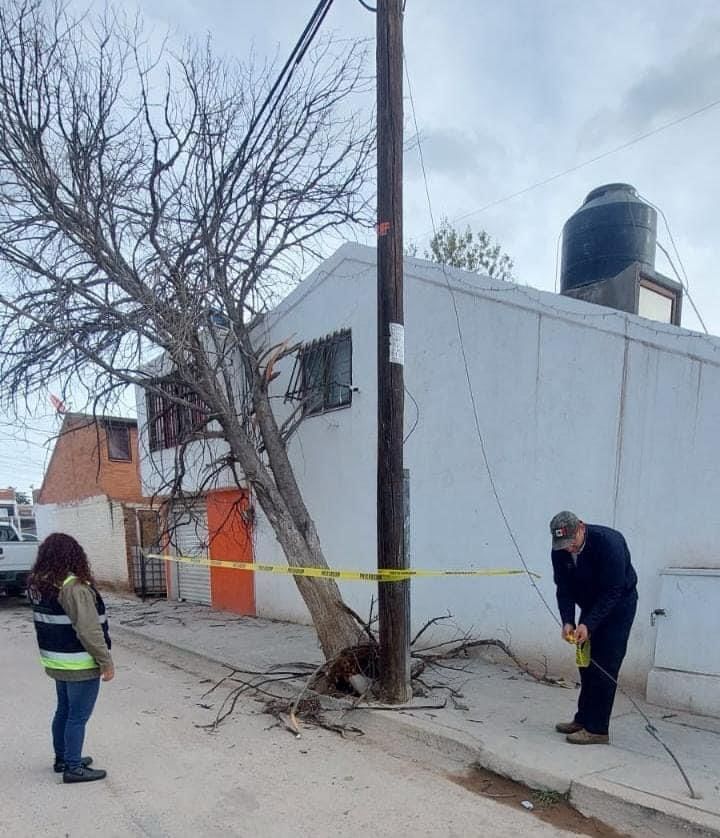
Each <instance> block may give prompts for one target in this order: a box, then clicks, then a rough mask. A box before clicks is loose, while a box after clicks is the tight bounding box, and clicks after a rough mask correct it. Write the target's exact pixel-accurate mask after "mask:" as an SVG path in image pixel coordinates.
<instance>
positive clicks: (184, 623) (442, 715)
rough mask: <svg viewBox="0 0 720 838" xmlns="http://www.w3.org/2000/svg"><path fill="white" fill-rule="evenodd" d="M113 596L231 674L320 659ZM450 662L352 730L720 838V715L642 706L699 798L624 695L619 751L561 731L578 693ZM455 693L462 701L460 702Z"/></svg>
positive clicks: (269, 630) (304, 632)
mask: <svg viewBox="0 0 720 838" xmlns="http://www.w3.org/2000/svg"><path fill="white" fill-rule="evenodd" d="M108 599H109V605H110V608H109V611H110V619H111V622H112V625H113V626H115V627H118V628H121V629H123V630H127V631H130V632H135V633H138V634H140V635H142V636H144V637H148V638H151V639H154V640H157V641H160V642H163V643H166V644H170V645H172V646H176V647H178V648H181V649H185V650H188V651H191V652H195V653H196V654H199V655H202V656H203V657H207V658H210V659H212V660H214V661H217V662H220V663H223V664H226V665H228V666H230V667H233V668H237V669H244V670H257V671H265V670H267V669H268V668H269V667H272V666H274V665H282V664H290V663H296V662H305V663H309V664H313V663H314V664H319V663H320V662H321V660H322V657H321V654H320V649H319V647H318V643H317V638H316V635H315V632H314V630H313V629H312V628H310V627H308V626H300V625H295V624H290V623H281V622H274V621H270V620H263V619H257V618H244V617H238V616H236V615H233V614H227V613H225V612H220V611H213V610H211V609H210V608H206V607H204V606H198V605H188V604H185V603H175V602H167V601H164V600H161V601H147V602H145V603H140V602H138V601H137V600H124V599H119V598H114V597H109V598H108ZM448 666H449V667H452V668H442V669H434V670H432V671H431V672H426V673H425V674H424V675H423V680H424V681H425V682H426V683H428V684H429V685H430V686H432V687H433V690H432V691H431V693H430V695H429V696H428V697H425V698H416V699H414V701H413V705H418V708H417V709H408V710H403V711H400V712H385V711H373V712H371V711H369V710H363V709H359V710H356V711H353V714H352V724H354V725H357V726H359V727H361V728H363V730H365V732H366V734H367V735H368V736H370V737H371V738H374V739H376V740H377V741H378V742H379V744H381V745H382V741H383V730H385V731H387V730H388V726H392V730H393V733H394V734H395V735H394V741H395V742H397V741H398V739H400V740H401V741H403V742H405V745H406V747H405V755H408V756H411V757H413V758H417V759H420V760H424V761H426V762H433V761H435V760H436V759H443V760H445V761H448V762H450V763H454V764H455V765H456V766H464V767H466V768H467V767H468V766H470V765H472V764H473V763H475V762H478V763H480V764H481V765H482V766H483V767H485V768H488V769H491V770H493V771H496V772H498V773H500V774H503V775H505V776H508V777H510V778H512V779H515V780H518V781H520V782H523V783H526V784H527V785H529V786H531V787H533V788H543V789H551V790H554V791H559V792H562V793H569V799H570V801H571V803H572V804H573V805H574V806H575V807H576V808H578V809H579V810H580V811H581V812H583V813H584V814H586V815H588V816H593V817H597V818H599V819H600V820H602V821H604V822H606V823H608V824H610V825H614V826H616V827H617V828H619V829H623V830H624V831H626V832H628V833H629V834H632V835H633V836H657V835H662V836H672V835H691V834H697V835H717V836H720V720H717V719H710V718H706V717H700V716H692V715H689V714H686V713H679V712H678V713H673V712H672V711H670V710H664V709H663V708H659V707H654V706H651V705H648V704H646V703H645V702H643V701H642V700H640V699H636V700H637V701H638V704H640V706H641V707H642V709H643V710H644V711H645V712H646V713H647V715H648V716H650V718H651V719H652V720H653V724H654V725H655V727H656V728H657V730H658V732H659V734H660V736H661V737H662V739H663V740H664V741H665V742H666V743H667V745H668V746H669V747H670V748H671V749H672V751H673V753H674V754H675V755H676V756H677V758H678V760H679V761H680V763H681V764H682V766H683V768H684V769H685V771H686V772H687V775H688V777H689V779H690V782H691V783H692V785H693V787H694V789H695V791H696V792H697V793H698V794H699V797H700V799H692V798H691V797H690V794H689V792H688V789H687V787H686V785H685V783H684V781H683V778H682V776H681V774H680V772H679V771H678V769H677V768H676V766H675V765H674V764H673V762H672V759H671V758H670V756H669V755H668V754H667V753H666V752H665V751H664V749H663V748H662V746H661V745H660V744H659V743H658V742H657V741H655V740H654V739H653V738H652V737H651V736H650V735H649V734H648V733H647V731H646V730H645V722H644V720H643V719H642V717H641V716H640V715H639V714H638V713H637V711H635V710H634V708H633V707H632V705H631V704H630V702H629V701H628V700H627V699H626V698H625V697H624V696H619V697H618V700H617V702H616V705H615V713H614V716H613V723H612V730H611V737H612V744H611V745H610V746H609V747H607V746H591V747H578V746H572V745H568V744H567V743H566V742H565V741H564V737H563V736H561V735H560V734H557V733H555V732H554V724H555V722H556V721H558V720H561V719H570V718H571V717H572V713H573V711H574V707H575V702H576V700H577V692H576V690H575V689H574V688H570V689H563V688H562V687H552V686H548V685H546V684H542V683H538V682H537V681H534V680H533V679H531V678H530V677H528V676H525V675H523V674H522V673H520V672H519V671H518V670H517V668H516V667H515V666H514V665H513V664H511V663H509V664H507V665H505V664H503V663H491V662H489V661H488V660H487V659H486V658H483V657H480V656H472V657H469V658H467V659H463V660H462V661H460V660H455V661H449V662H448ZM451 689H452V690H454V691H456V693H460V695H459V696H458V695H455V698H454V699H453V698H452V697H450V691H451ZM444 696H448V701H447V703H446V704H445V706H444V707H442V706H440V705H442V703H443V701H444ZM428 704H437V705H438V706H437V707H433V708H431V709H428V708H427V707H425V705H428ZM420 705H423V707H420ZM398 734H402V735H401V736H400V737H398Z"/></svg>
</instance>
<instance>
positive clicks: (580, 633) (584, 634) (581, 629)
mask: <svg viewBox="0 0 720 838" xmlns="http://www.w3.org/2000/svg"><path fill="white" fill-rule="evenodd" d="M589 637H590V632H589V631H588V627H587V626H586V625H585V623H580V625H579V626H578V627H577V628H576V629H575V642H576V643H577V644H578V646H579V645H580V644H581V643H584V642H585V641H586V640H587V639H588V638H589Z"/></svg>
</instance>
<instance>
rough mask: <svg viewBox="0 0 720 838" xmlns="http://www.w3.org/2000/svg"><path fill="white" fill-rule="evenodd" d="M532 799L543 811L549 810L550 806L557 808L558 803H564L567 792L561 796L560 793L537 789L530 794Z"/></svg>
mask: <svg viewBox="0 0 720 838" xmlns="http://www.w3.org/2000/svg"><path fill="white" fill-rule="evenodd" d="M532 799H533V801H534V802H535V804H536V805H537V806H540V807H541V808H543V809H549V808H550V807H551V806H557V805H558V804H559V803H566V802H567V799H568V795H567V792H565V793H564V794H563V793H562V792H560V791H552V790H551V789H537V790H536V791H534V792H533V793H532Z"/></svg>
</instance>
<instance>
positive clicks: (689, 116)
mask: <svg viewBox="0 0 720 838" xmlns="http://www.w3.org/2000/svg"><path fill="white" fill-rule="evenodd" d="M718 105H720V99H716V100H714V101H713V102H708V104H707V105H703V107H701V108H697V110H694V111H691V112H690V113H687V114H684V115H683V116H680V117H678V118H677V119H673V120H671V121H670V122H665V123H663V124H662V125H658V127H657V128H653V129H652V131H646V132H645V133H644V134H640V135H638V136H637V137H633V138H632V139H630V140H628V141H627V142H624V143H621V144H620V145H618V146H615V147H614V148H611V149H608V150H607V151H604V152H602V153H601V154H597V155H596V156H595V157H591V158H589V159H588V160H583V161H582V162H581V163H577V164H576V165H575V166H570V168H568V169H564V170H563V171H561V172H556V173H555V174H553V175H550V176H549V177H546V178H543V180H538V181H536V182H535V183H532V184H530V185H529V186H526V187H524V188H523V189H519V190H518V191H517V192H512V193H511V194H509V195H505V196H503V197H502V198H497V199H495V200H494V201H490V202H489V203H487V204H484V205H483V206H481V207H479V208H478V209H475V210H470V212H466V213H463V214H462V215H458V216H456V217H455V218H452V219H450V220H451V222H452V223H453V224H455V223H457V222H458V221H464V220H465V219H466V218H470V217H471V216H473V215H479V214H480V213H482V212H486V211H487V210H489V209H492V208H493V207H496V206H499V205H500V204H504V203H505V202H506V201H511V200H512V199H513V198H519V197H520V196H521V195H526V194H527V193H528V192H532V191H533V190H535V189H539V188H540V187H541V186H547V185H548V184H549V183H553V182H554V181H556V180H559V179H560V178H562V177H565V176H566V175H570V174H573V172H577V171H579V170H580V169H584V168H585V167H586V166H590V165H592V164H593V163H597V162H599V161H600V160H604V159H605V158H606V157H610V155H612V154H617V153H618V152H619V151H624V150H625V149H626V148H630V147H631V146H633V145H636V144H637V143H639V142H642V141H643V140H646V139H648V137H652V136H654V135H655V134H659V133H660V132H661V131H666V130H668V129H669V128H673V127H674V126H676V125H680V123H682V122H685V121H687V120H688V119H692V118H693V117H695V116H699V115H700V114H702V113H705V112H706V111H709V110H712V109H713V108H716V107H717V106H718ZM421 238H422V237H421Z"/></svg>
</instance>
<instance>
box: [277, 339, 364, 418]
mask: <svg viewBox="0 0 720 838" xmlns="http://www.w3.org/2000/svg"><path fill="white" fill-rule="evenodd" d="M285 398H286V399H293V400H298V401H302V403H303V413H304V414H306V415H313V414H316V413H324V412H325V411H326V410H335V409H337V408H339V407H349V406H350V404H351V403H352V336H351V333H350V330H349V329H345V330H343V331H341V332H335V333H334V334H332V335H328V336H327V337H324V338H321V339H319V340H314V341H312V342H311V343H307V344H305V345H304V346H302V347H301V348H300V350H299V351H298V355H297V359H296V361H295V368H294V369H293V372H292V375H291V377H290V384H289V386H288V390H287V393H286V394H285Z"/></svg>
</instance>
